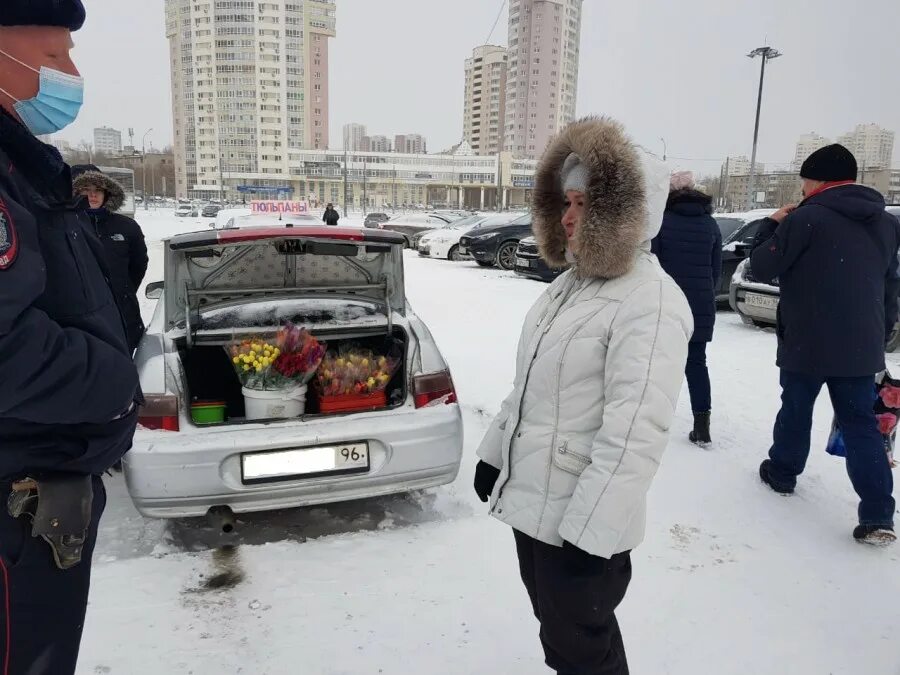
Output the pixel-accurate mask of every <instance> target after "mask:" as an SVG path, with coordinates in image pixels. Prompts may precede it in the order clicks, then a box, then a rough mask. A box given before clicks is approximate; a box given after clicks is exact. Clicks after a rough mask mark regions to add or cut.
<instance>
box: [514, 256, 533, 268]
mask: <svg viewBox="0 0 900 675" xmlns="http://www.w3.org/2000/svg"><path fill="white" fill-rule="evenodd" d="M516 267H531V261H530V260H529V259H528V258H516Z"/></svg>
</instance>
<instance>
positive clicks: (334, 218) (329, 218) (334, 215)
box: [322, 204, 341, 225]
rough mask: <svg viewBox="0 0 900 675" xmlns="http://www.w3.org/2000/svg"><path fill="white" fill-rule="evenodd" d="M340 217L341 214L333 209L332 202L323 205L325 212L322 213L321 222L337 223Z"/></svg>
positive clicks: (327, 223)
mask: <svg viewBox="0 0 900 675" xmlns="http://www.w3.org/2000/svg"><path fill="white" fill-rule="evenodd" d="M340 219H341V215H340V214H339V213H338V212H337V211H335V209H334V204H329V205H328V206H326V207H325V213H323V214H322V222H323V223H325V224H326V225H337V224H338V221H339V220H340Z"/></svg>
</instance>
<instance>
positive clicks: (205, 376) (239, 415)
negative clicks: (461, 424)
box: [176, 326, 409, 424]
mask: <svg viewBox="0 0 900 675" xmlns="http://www.w3.org/2000/svg"><path fill="white" fill-rule="evenodd" d="M334 335H337V334H334ZM315 336H316V338H317V339H318V340H320V341H321V342H324V343H325V344H326V346H327V347H328V349H329V350H332V349H333V350H336V351H339V350H340V348H341V347H342V346H348V347H349V346H353V347H355V348H360V349H367V350H371V351H372V352H374V353H375V354H383V355H386V356H391V357H394V358H396V359H398V360H399V362H400V365H399V367H398V369H397V371H396V372H395V373H394V374H393V376H392V377H391V380H390V382H389V383H388V385H387V388H386V390H385V393H386V395H387V407H388V408H394V407H398V406H401V405H403V403H404V402H405V401H406V398H407V384H406V383H407V381H408V378H407V363H408V360H409V359H408V349H407V344H408V343H407V335H406V331H404V330H403V329H402V328H400V327H398V326H395V327H394V328H393V330H392V333H391V334H390V335H385V334H382V335H371V334H370V335H365V334H361V335H357V336H354V335H352V334H348V333H346V332H341V333H340V335H339V337H333V338H329V336H328V335H327V334H315ZM176 344H177V346H178V353H179V357H180V359H181V363H182V366H183V369H184V370H183V372H184V382H183V385H184V392H185V399H186V402H187V405H188V408H189V407H190V404H192V403H197V402H201V401H222V402H224V403H225V422H224V424H243V423H246V422H259V421H261V420H248V419H246V417H245V411H244V396H243V394H242V393H241V382H240V380H239V378H238V376H237V373H236V372H235V369H234V365H233V364H232V362H231V358H230V357H229V355H228V353H227V351H226V347H227V346H228V344H230V342H229V341H228V340H222V339H215V338H213V339H206V338H204V339H203V341H202V342H195V343H194V344H193V345H192V346H191V347H188V346H187V344H186V341H185V340H179V341H177V342H176ZM313 389H314V386H313V382H310V392H311V393H310V396H309V397H308V399H307V404H306V413H305V415H304V417H309V416H319V415H320V414H321V413H320V411H319V409H318V401H317V399H316V397H315V396H314V395H313V394H312V391H313ZM266 421H275V420H266Z"/></svg>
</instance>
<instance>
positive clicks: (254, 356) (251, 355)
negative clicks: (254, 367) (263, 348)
mask: <svg viewBox="0 0 900 675" xmlns="http://www.w3.org/2000/svg"><path fill="white" fill-rule="evenodd" d="M248 356H249V357H250V358H251V359H255V358H256V351H255V350H253V351H251V352H250V354H248Z"/></svg>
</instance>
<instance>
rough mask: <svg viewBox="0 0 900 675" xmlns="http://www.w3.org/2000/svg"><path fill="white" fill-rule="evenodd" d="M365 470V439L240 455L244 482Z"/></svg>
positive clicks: (312, 476)
mask: <svg viewBox="0 0 900 675" xmlns="http://www.w3.org/2000/svg"><path fill="white" fill-rule="evenodd" d="M368 470H369V444H368V443H345V444H342V445H323V446H321V447H316V448H300V449H297V450H277V451H275V452H253V453H248V454H245V455H241V477H242V480H243V482H244V484H251V483H265V482H268V481H279V480H290V479H292V478H314V477H317V476H329V475H340V474H352V473H366V472H367V471H368Z"/></svg>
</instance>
